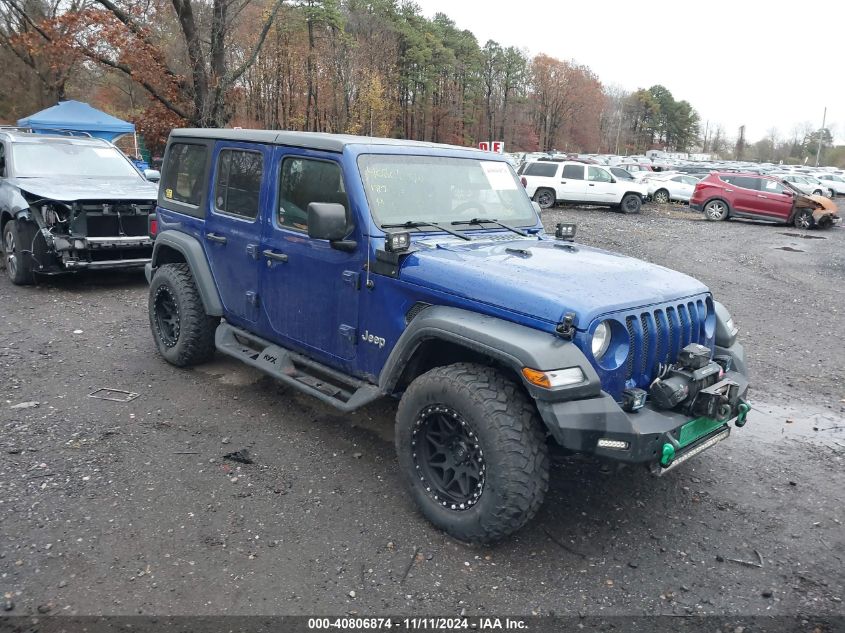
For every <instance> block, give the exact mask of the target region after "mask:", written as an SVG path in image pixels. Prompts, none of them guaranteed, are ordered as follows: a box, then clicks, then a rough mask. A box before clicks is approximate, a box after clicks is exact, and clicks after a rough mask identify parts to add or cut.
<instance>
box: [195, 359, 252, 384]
mask: <svg viewBox="0 0 845 633" xmlns="http://www.w3.org/2000/svg"><path fill="white" fill-rule="evenodd" d="M193 369H194V371H196V372H197V373H200V374H205V375H206V376H209V377H210V378H214V379H216V380H219V381H220V382H221V383H223V384H224V385H232V386H235V387H246V386H248V385H253V384H255V383H257V382H258V381H259V380H261V379H262V378H263V377H264V374H263V373H262V372H260V371H259V370H257V369H254V368H253V367H250V366H249V365H245V364H244V363H241V362H239V361H237V360H235V359H233V358H217V359H215V360H214V361H212V362H210V363H205V364H203V365H197V366H196V367H194V368H193Z"/></svg>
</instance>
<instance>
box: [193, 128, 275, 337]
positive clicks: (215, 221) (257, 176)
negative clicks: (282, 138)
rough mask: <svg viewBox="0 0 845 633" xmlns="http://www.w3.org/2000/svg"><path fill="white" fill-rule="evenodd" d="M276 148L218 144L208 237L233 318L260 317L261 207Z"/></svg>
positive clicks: (208, 248)
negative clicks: (271, 149)
mask: <svg viewBox="0 0 845 633" xmlns="http://www.w3.org/2000/svg"><path fill="white" fill-rule="evenodd" d="M269 159H270V152H269V150H267V149H266V147H264V146H261V145H254V144H247V143H228V142H222V143H218V144H217V147H216V148H215V150H214V162H213V170H212V173H211V194H210V196H209V201H208V213H207V215H206V220H205V234H204V236H203V238H204V243H205V251H206V253H207V255H208V261H209V264H210V265H211V270H212V271H213V273H214V280H215V281H216V282H217V289H218V291H219V292H220V300H221V301H222V302H223V306H224V308H225V310H226V318H227V320H230V321H233V322H235V323H241V324H243V325H248V324H250V323H253V322H254V321H255V320H256V319H257V316H258V267H259V265H260V263H261V262H260V261H259V256H258V248H259V245H260V242H261V222H260V221H259V209H261V208H262V206H264V205H266V204H267V201H268V187H267V177H266V173H267V165H268V164H269Z"/></svg>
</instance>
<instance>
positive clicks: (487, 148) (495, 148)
mask: <svg viewBox="0 0 845 633" xmlns="http://www.w3.org/2000/svg"><path fill="white" fill-rule="evenodd" d="M478 149H480V150H481V151H483V152H496V153H497V154H504V153H505V142H504V141H479V142H478Z"/></svg>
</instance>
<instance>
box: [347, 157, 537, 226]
mask: <svg viewBox="0 0 845 633" xmlns="http://www.w3.org/2000/svg"><path fill="white" fill-rule="evenodd" d="M358 167H359V169H360V171H361V177H362V180H363V183H364V191H365V193H366V195H367V202H368V203H369V205H370V210H371V212H372V214H373V218H374V219H375V221H376V222H377V223H378V224H379V225H380V226H384V225H391V224H392V225H401V224H404V223H412V224H417V225H419V228H420V230H425V229H426V228H428V229H430V228H431V225H430V224H426V223H434V224H443V225H451V224H452V223H453V222H461V223H463V222H462V221H468V220H472V219H474V218H495V219H496V220H497V221H498V222H499V223H505V224H508V225H516V226H534V225H535V224H536V223H537V214H536V213H535V212H534V207H533V206H531V201H530V200H529V199H528V196H526V195H525V190H524V189H523V187H522V185H521V184H520V183H519V181H518V180H517V178H516V176H515V175H514V173H513V170H512V169H511V167H510V165H508V164H507V163H504V162H500V161H492V160H482V159H472V158H452V157H447V156H404V155H385V154H363V155H361V156H360V157H359V158H358ZM466 224H467V225H468V227H467V229H466V230H472V228H475V227H477V228H478V229H482V228H488V229H489V228H491V227H490V226H486V227H485V226H484V225H483V224H481V223H471V222H466ZM435 230H436V229H435Z"/></svg>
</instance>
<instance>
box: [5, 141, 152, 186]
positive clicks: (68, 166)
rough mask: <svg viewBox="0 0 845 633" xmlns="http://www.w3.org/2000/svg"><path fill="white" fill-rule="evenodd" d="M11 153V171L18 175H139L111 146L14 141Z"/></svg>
mask: <svg viewBox="0 0 845 633" xmlns="http://www.w3.org/2000/svg"><path fill="white" fill-rule="evenodd" d="M12 153H13V160H14V169H15V175H17V176H22V177H26V176H29V177H39V176H78V177H81V178H140V175H139V174H138V172H137V171H135V169H134V168H133V167H132V165H131V164H130V163H129V161H127V160H126V158H124V157H123V155H122V154H121V153H120V151H119V150H117V149H115V148H114V147H107V146H103V147H96V146H93V145H83V144H81V143H74V142H73V141H67V142H65V141H58V142H50V143H15V144H14V145H12Z"/></svg>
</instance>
